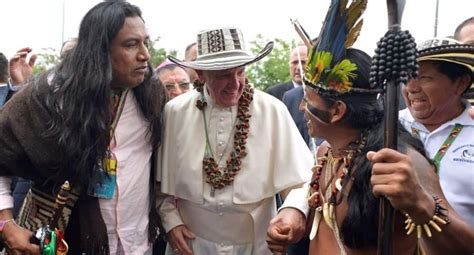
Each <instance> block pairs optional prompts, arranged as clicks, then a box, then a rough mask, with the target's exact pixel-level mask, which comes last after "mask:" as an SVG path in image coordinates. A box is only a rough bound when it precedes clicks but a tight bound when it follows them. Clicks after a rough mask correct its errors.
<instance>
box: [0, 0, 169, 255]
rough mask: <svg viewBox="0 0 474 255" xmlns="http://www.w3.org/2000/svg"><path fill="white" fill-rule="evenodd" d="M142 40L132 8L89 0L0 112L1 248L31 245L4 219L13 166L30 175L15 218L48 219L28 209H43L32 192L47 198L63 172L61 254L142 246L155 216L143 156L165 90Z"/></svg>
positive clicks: (8, 216)
mask: <svg viewBox="0 0 474 255" xmlns="http://www.w3.org/2000/svg"><path fill="white" fill-rule="evenodd" d="M148 41H149V38H148V34H147V32H146V29H145V24H144V21H143V19H142V17H141V11H140V9H139V8H138V7H136V6H133V5H131V4H129V3H127V2H124V1H106V2H102V3H99V4H97V5H96V6H94V7H93V8H92V9H91V10H90V11H89V12H88V13H87V14H86V15H85V17H84V18H83V20H82V22H81V26H80V30H79V36H78V40H77V45H76V47H75V48H74V49H73V50H72V51H71V52H70V53H69V54H67V55H66V56H65V58H64V60H63V61H62V62H61V63H60V64H58V66H56V67H54V68H53V69H51V70H49V71H47V72H46V73H44V74H42V75H40V76H39V77H38V78H36V79H35V80H34V81H32V82H31V83H30V84H29V85H28V86H27V87H26V88H25V89H23V90H22V91H21V92H20V93H18V94H17V95H16V96H15V97H14V98H13V99H12V100H11V103H9V104H8V106H6V107H4V108H3V109H2V110H1V111H0V133H2V136H1V137H0V150H1V154H2V157H1V158H0V175H1V176H2V177H1V178H0V194H1V195H0V209H1V211H0V223H1V224H0V231H1V233H2V237H3V241H4V242H5V244H6V246H7V249H9V250H10V251H13V252H31V253H38V250H39V247H38V246H36V245H33V244H31V243H30V241H29V240H30V238H31V234H32V233H31V232H30V230H29V229H25V228H22V227H19V226H18V225H16V224H15V222H14V221H13V220H12V213H11V207H12V204H11V199H10V196H9V192H8V188H9V187H8V184H9V178H8V176H12V175H16V176H21V177H23V178H27V179H30V180H32V181H33V183H34V184H33V187H32V188H31V190H30V193H29V195H28V196H27V198H26V200H25V204H24V206H23V208H22V211H21V212H20V216H19V222H18V224H19V225H20V226H23V227H26V228H30V229H31V231H33V230H34V229H35V228H37V227H40V226H41V225H45V224H49V223H50V220H51V219H50V217H44V215H41V214H40V213H41V212H43V213H44V211H42V210H37V209H35V208H42V209H43V208H47V209H48V208H49V207H48V203H47V202H45V201H46V200H47V199H43V200H38V197H40V196H41V198H48V197H53V201H54V197H55V196H56V192H57V190H58V189H59V187H60V186H61V184H63V183H64V182H65V181H69V183H70V186H71V188H72V190H71V192H70V199H69V202H68V203H67V204H66V206H65V208H64V210H63V211H62V212H61V217H60V220H59V221H58V224H57V225H58V228H59V229H60V230H62V231H64V232H65V240H66V241H67V242H68V244H69V253H71V254H80V253H86V254H109V253H112V254H132V253H133V254H151V248H150V247H151V246H150V243H152V242H153V241H154V240H155V238H156V235H157V225H158V224H157V220H158V216H157V214H156V211H155V206H154V201H155V199H154V192H153V190H154V188H153V186H154V178H153V174H154V173H153V172H152V171H151V167H152V156H151V155H152V151H153V150H154V149H155V148H157V147H158V145H159V143H160V133H161V122H160V118H161V117H160V114H161V111H162V107H163V104H164V101H165V100H166V96H165V92H164V90H163V88H162V87H158V86H152V85H151V80H150V79H151V76H152V68H151V66H150V64H149V58H150V55H149V52H148V49H147V46H148ZM53 207H54V206H53ZM32 208H33V209H32ZM131 208H133V210H131ZM53 213H57V212H56V211H54V208H53V209H52V211H50V212H47V213H46V215H51V214H53Z"/></svg>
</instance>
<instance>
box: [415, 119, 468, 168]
mask: <svg viewBox="0 0 474 255" xmlns="http://www.w3.org/2000/svg"><path fill="white" fill-rule="evenodd" d="M462 128H463V125H461V124H459V123H456V125H454V127H453V129H451V132H450V133H449V135H448V137H446V140H444V142H443V144H442V145H441V147H440V148H439V149H438V151H437V152H436V155H435V156H434V157H433V158H432V160H433V163H434V164H435V166H436V174H439V167H440V164H441V160H442V159H443V157H444V155H445V154H446V152H447V151H448V149H449V147H450V146H451V144H453V142H454V140H456V137H458V135H459V133H461V130H462ZM411 133H412V134H413V136H415V137H416V138H418V139H420V138H421V137H420V130H419V129H417V128H414V127H412V128H411Z"/></svg>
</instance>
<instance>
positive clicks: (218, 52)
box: [168, 28, 273, 70]
mask: <svg viewBox="0 0 474 255" xmlns="http://www.w3.org/2000/svg"><path fill="white" fill-rule="evenodd" d="M272 49H273V42H268V43H267V45H265V47H264V48H263V49H262V50H261V51H260V52H259V53H258V54H257V55H253V54H251V53H249V52H247V51H246V50H245V46H244V39H243V36H242V32H241V31H240V29H238V28H221V29H215V30H207V31H203V32H200V33H199V34H198V35H197V58H196V60H195V61H191V62H186V61H181V60H179V59H177V58H175V57H173V56H168V59H169V60H170V61H172V62H174V63H176V64H178V65H180V66H184V67H188V68H192V69H195V70H225V69H231V68H235V67H241V66H245V65H248V64H251V63H254V62H256V61H258V60H260V59H262V58H263V57H265V56H266V55H268V54H269V53H270V52H271V51H272Z"/></svg>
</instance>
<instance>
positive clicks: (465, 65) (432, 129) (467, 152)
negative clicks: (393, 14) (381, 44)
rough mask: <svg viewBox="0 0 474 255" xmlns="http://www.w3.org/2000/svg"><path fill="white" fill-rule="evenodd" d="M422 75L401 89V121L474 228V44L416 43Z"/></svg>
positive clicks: (447, 41) (444, 40) (450, 41)
mask: <svg viewBox="0 0 474 255" xmlns="http://www.w3.org/2000/svg"><path fill="white" fill-rule="evenodd" d="M418 53H419V57H418V62H419V65H420V70H419V76H418V77H417V78H414V79H411V80H410V81H409V82H408V83H407V85H406V86H404V88H403V96H404V97H405V101H406V105H407V106H408V108H407V109H405V110H403V111H401V112H400V121H401V123H402V124H403V126H404V127H405V128H406V129H407V130H408V131H409V132H411V133H412V134H413V135H414V136H416V137H418V138H419V139H420V140H421V141H422V142H423V144H424V145H425V148H426V150H427V152H428V155H429V156H430V158H432V159H433V161H434V163H435V165H436V167H437V173H438V175H439V179H440V182H441V187H442V188H443V192H444V193H445V194H446V197H447V198H448V201H449V203H451V205H452V206H453V207H454V209H455V210H456V211H457V212H458V213H459V214H460V215H461V217H462V218H463V219H465V220H466V221H467V222H468V223H469V224H470V225H471V227H474V185H473V181H474V121H473V120H472V119H471V117H470V116H469V113H468V111H469V109H471V105H470V104H469V102H468V101H467V100H466V99H463V95H464V94H465V93H466V92H467V91H468V89H469V86H470V85H471V84H472V82H473V77H474V75H473V71H474V46H473V45H467V44H462V43H460V42H458V41H456V40H454V39H450V38H434V39H430V40H427V41H425V42H423V43H421V44H420V45H419V47H418Z"/></svg>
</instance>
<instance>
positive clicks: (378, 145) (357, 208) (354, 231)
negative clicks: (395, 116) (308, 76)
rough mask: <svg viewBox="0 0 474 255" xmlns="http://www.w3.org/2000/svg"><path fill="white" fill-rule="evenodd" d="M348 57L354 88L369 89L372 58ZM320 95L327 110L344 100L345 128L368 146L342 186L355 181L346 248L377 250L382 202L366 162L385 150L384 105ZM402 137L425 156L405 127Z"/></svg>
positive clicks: (356, 53) (358, 97)
mask: <svg viewBox="0 0 474 255" xmlns="http://www.w3.org/2000/svg"><path fill="white" fill-rule="evenodd" d="M345 58H347V59H349V60H350V61H351V62H353V63H355V64H356V65H357V68H358V69H357V70H356V74H357V76H356V78H355V79H354V80H353V81H352V82H353V86H354V87H356V88H361V89H370V87H369V72H370V63H371V58H370V56H369V55H367V54H366V53H364V52H363V51H360V50H357V49H347V51H346V57H345ZM320 96H321V98H322V99H323V102H324V104H325V105H326V106H327V107H330V106H332V105H333V104H334V103H335V102H336V101H337V100H341V101H343V102H344V103H345V104H346V107H347V112H346V114H345V115H344V116H343V118H342V120H341V122H342V125H345V126H347V127H350V128H353V129H357V130H360V133H361V137H364V139H366V140H365V146H363V147H362V148H359V149H360V151H359V152H358V153H357V154H356V155H355V157H354V159H353V163H352V166H351V169H349V174H347V175H346V176H345V179H344V180H343V183H348V182H350V180H352V186H351V189H350V191H349V194H348V197H347V202H348V209H347V214H346V217H345V218H344V220H343V222H342V225H341V227H340V233H341V237H342V240H343V242H344V244H345V245H346V246H348V247H350V248H353V249H364V248H373V247H376V245H377V224H378V208H379V203H378V199H377V198H375V196H374V195H373V193H372V185H371V183H370V177H371V173H372V163H371V162H370V161H369V160H367V158H366V155H367V152H369V151H378V150H380V149H382V148H383V142H384V141H383V139H384V134H383V132H384V130H383V117H384V108H383V102H382V100H381V99H378V98H377V94H376V93H370V94H367V93H357V92H353V93H348V94H342V95H339V96H331V95H325V94H322V95H320ZM399 127H402V125H399ZM399 134H400V136H399V138H400V139H399V141H401V145H404V144H409V145H410V146H411V147H413V148H415V149H416V150H418V151H419V152H421V153H422V155H425V156H426V153H425V152H424V147H423V144H422V143H421V142H420V141H419V140H417V139H415V138H413V137H412V136H411V135H410V134H409V133H408V132H406V131H405V130H404V129H403V128H400V129H399Z"/></svg>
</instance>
